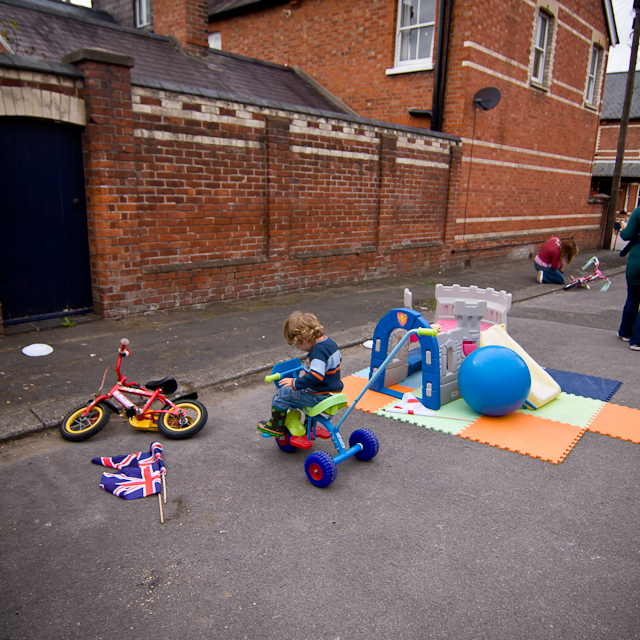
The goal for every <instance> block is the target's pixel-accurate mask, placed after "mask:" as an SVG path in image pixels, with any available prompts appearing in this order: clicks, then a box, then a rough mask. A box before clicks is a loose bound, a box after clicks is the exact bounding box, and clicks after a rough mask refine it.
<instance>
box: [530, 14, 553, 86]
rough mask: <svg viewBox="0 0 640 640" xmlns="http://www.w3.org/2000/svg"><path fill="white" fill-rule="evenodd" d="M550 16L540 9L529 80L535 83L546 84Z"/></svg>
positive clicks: (550, 26) (550, 25)
mask: <svg viewBox="0 0 640 640" xmlns="http://www.w3.org/2000/svg"><path fill="white" fill-rule="evenodd" d="M551 28H552V18H551V16H550V15H549V14H548V13H545V12H544V11H540V13H539V14H538V23H537V26H536V35H535V41H534V43H533V69H532V71H531V80H532V81H533V82H535V83H537V84H541V85H545V86H546V85H547V84H548V83H549V82H548V73H547V66H548V63H549V44H550V42H551Z"/></svg>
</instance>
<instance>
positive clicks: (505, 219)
mask: <svg viewBox="0 0 640 640" xmlns="http://www.w3.org/2000/svg"><path fill="white" fill-rule="evenodd" d="M558 218H562V219H563V220H566V219H567V218H569V219H578V220H588V219H593V220H598V221H599V220H601V219H602V214H599V213H588V214H584V215H583V214H580V213H575V214H570V215H566V216H565V215H557V214H556V215H553V216H504V217H501V216H492V217H490V218H457V219H456V222H457V223H459V224H463V223H464V222H465V221H466V222H467V223H473V222H521V221H523V220H557V219H558Z"/></svg>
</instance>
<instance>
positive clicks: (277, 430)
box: [258, 408, 287, 438]
mask: <svg viewBox="0 0 640 640" xmlns="http://www.w3.org/2000/svg"><path fill="white" fill-rule="evenodd" d="M286 415H287V412H286V411H279V410H278V409H273V408H272V409H271V419H270V420H260V422H258V431H260V433H266V434H267V435H270V436H276V438H278V437H280V436H283V435H284V418H285V416H286Z"/></svg>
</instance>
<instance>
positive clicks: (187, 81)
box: [0, 0, 348, 114]
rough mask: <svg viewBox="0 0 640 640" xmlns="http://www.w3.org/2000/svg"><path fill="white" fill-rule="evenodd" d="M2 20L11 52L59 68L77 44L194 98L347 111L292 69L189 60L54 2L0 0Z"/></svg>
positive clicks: (137, 77) (223, 59)
mask: <svg viewBox="0 0 640 640" xmlns="http://www.w3.org/2000/svg"><path fill="white" fill-rule="evenodd" d="M0 20H14V21H15V22H16V23H17V25H18V38H19V45H18V49H17V51H15V53H16V54H17V55H19V56H28V57H30V58H32V59H33V60H34V62H35V61H38V62H40V63H42V62H43V61H44V62H45V63H49V64H53V65H57V64H58V63H59V62H60V59H61V58H62V56H63V55H65V54H67V53H70V52H72V51H74V50H76V49H80V48H82V47H85V48H94V49H95V48H97V49H106V50H108V51H113V52H116V53H119V54H123V55H128V56H131V57H133V58H134V60H135V66H134V67H133V68H132V69H131V81H132V83H133V84H136V85H141V86H148V87H153V88H159V89H167V90H172V91H180V92H183V93H196V94H200V95H207V96H211V97H218V98H223V99H227V100H236V101H239V102H245V103H247V102H248V103H251V104H257V105H260V106H269V107H274V108H284V109H289V110H292V109H293V110H299V109H301V108H302V109H304V110H309V109H310V110H313V111H321V112H330V113H334V114H337V113H339V114H344V113H348V111H346V110H345V109H344V108H343V107H341V106H340V103H339V101H338V100H336V101H335V102H333V101H332V100H331V97H330V96H329V94H327V96H329V97H327V96H325V95H324V94H323V93H322V92H321V91H320V90H318V89H316V88H314V87H313V86H312V85H311V83H307V82H305V81H304V79H303V78H302V77H301V76H299V75H298V74H296V72H295V71H294V69H292V68H290V67H285V66H281V65H276V64H271V63H267V62H262V61H260V60H255V59H252V58H246V57H244V56H238V55H234V54H230V53H226V52H221V51H217V50H209V51H208V55H207V56H206V57H203V58H200V57H198V56H193V55H188V54H186V53H185V52H183V51H181V50H180V48H179V47H177V46H176V45H174V44H173V43H172V42H171V41H170V40H169V39H168V38H166V37H164V36H159V35H156V34H153V33H149V32H146V31H138V30H135V29H129V28H126V27H121V26H119V25H117V24H116V23H115V22H114V21H113V19H112V18H111V17H110V16H109V14H107V13H105V12H104V11H95V10H93V9H88V8H86V7H79V6H76V5H71V4H68V3H64V2H60V1H59V0H0Z"/></svg>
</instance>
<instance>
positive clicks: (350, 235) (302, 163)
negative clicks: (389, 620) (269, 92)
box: [104, 87, 460, 316]
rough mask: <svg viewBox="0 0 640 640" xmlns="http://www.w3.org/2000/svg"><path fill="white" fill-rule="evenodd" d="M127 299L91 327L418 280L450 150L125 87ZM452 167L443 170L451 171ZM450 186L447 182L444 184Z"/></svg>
mask: <svg viewBox="0 0 640 640" xmlns="http://www.w3.org/2000/svg"><path fill="white" fill-rule="evenodd" d="M132 93H133V99H132V121H133V122H132V127H133V134H134V141H135V153H134V155H135V167H136V169H135V174H136V192H137V206H136V220H135V222H133V221H132V222H133V224H131V225H128V224H126V222H125V220H122V221H121V224H120V229H119V233H120V236H119V243H121V247H122V249H123V251H122V254H121V258H120V259H121V260H123V261H124V262H126V263H128V264H132V265H133V264H137V265H138V267H137V268H138V269H139V272H138V273H137V274H136V277H135V281H136V283H137V287H136V288H135V290H134V289H133V288H132V290H131V291H123V289H122V288H120V289H119V293H118V294H116V292H115V290H114V291H113V292H112V295H110V296H107V297H106V298H105V301H104V315H106V316H111V315H120V314H123V313H131V312H140V311H145V310H148V309H166V308H172V307H177V306H183V305H194V304H202V303H206V302H211V301H215V300H228V299H236V298H248V297H256V296H264V295H272V294H277V293H281V292H287V291H298V290H300V289H308V288H313V287H317V286H323V285H327V284H333V283H341V282H353V281H358V280H365V279H372V278H380V277H384V276H397V275H403V274H410V273H417V272H419V271H420V270H422V269H423V268H424V267H425V265H431V264H439V261H440V256H441V253H442V248H443V243H444V242H446V238H445V236H444V230H445V227H446V224H445V223H446V216H447V204H448V200H449V198H450V193H449V190H450V189H449V187H450V183H451V180H450V166H451V158H452V157H454V158H455V157H456V156H457V155H459V153H460V150H459V146H458V143H456V142H455V141H454V140H451V139H450V138H448V137H443V136H440V137H439V136H434V135H431V134H429V133H428V132H416V131H411V130H403V129H400V130H394V129H392V128H385V127H381V126H375V125H373V124H367V123H365V122H363V121H350V120H349V121H346V120H340V119H333V118H327V117H322V116H320V115H313V114H308V115H304V114H297V113H289V112H284V111H278V110H269V109H264V108H258V107H252V106H249V105H241V104H237V103H230V102H225V101H221V100H215V99H210V98H204V97H199V96H185V95H178V94H174V93H170V92H167V91H162V90H156V89H149V88H144V87H133V89H132ZM457 166H459V164H455V163H454V167H457ZM454 184H455V183H454Z"/></svg>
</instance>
